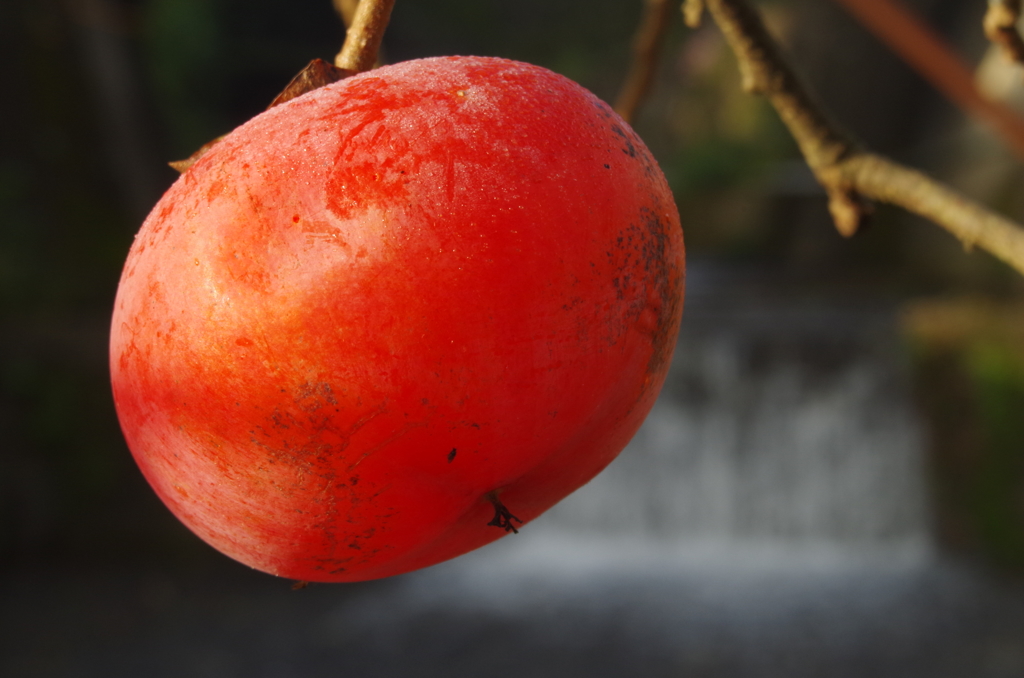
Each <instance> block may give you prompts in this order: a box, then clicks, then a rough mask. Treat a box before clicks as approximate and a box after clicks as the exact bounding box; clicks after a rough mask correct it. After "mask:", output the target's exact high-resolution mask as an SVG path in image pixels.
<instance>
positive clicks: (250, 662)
mask: <svg viewBox="0 0 1024 678" xmlns="http://www.w3.org/2000/svg"><path fill="white" fill-rule="evenodd" d="M688 284H689V290H688V298H687V309H686V314H685V318H684V331H683V334H682V337H681V339H680V344H679V347H678V349H677V354H676V359H675V362H674V364H673V369H672V373H671V375H670V379H669V383H668V384H667V386H666V388H665V391H664V393H663V395H662V398H661V399H660V400H659V402H658V404H657V406H656V407H655V409H654V411H653V412H652V414H651V416H650V418H649V419H648V421H647V422H646V423H645V425H644V427H643V428H642V429H641V431H640V433H639V434H638V435H637V437H636V438H635V439H634V441H633V442H632V443H631V444H630V446H629V447H628V448H627V450H626V451H625V452H624V453H623V455H622V456H621V457H620V459H619V460H617V461H616V462H615V463H614V464H613V465H612V466H611V467H610V468H609V469H608V470H607V471H606V472H605V473H603V474H602V475H601V476H600V477H599V478H597V479H596V480H595V481H593V482H592V483H591V484H589V485H588V486H586V487H584V488H583V489H582V490H580V491H579V492H577V493H576V494H575V495H573V496H572V497H570V498H569V499H567V500H566V501H565V502H563V503H562V504H561V505H559V506H558V507H556V508H555V509H553V510H552V511H550V512H549V513H548V514H547V515H545V516H543V517H541V518H540V519H538V520H537V521H535V522H534V523H532V524H530V525H528V526H526V527H525V528H524V529H523V530H522V532H521V533H520V534H519V535H511V536H509V537H508V538H505V539H503V540H502V541H500V542H498V543H497V544H494V545H492V546H490V547H487V548H485V549H481V550H480V551H478V552H475V553H472V554H469V555H467V556H465V557H463V558H460V559H457V560H455V561H452V562H450V563H445V564H442V565H440V566H437V567H434V568H431V569H429V570H426V571H423V572H417V573H413V574H410V575H406V576H403V577H397V578H394V579H390V580H385V581H382V582H374V583H369V584H365V585H356V586H312V587H310V588H308V589H306V590H303V591H297V592H292V591H290V590H288V587H287V584H285V583H283V582H280V581H277V580H274V579H272V578H269V577H262V576H260V575H256V574H252V573H249V572H247V571H245V570H244V569H242V568H241V567H240V566H234V565H229V566H227V567H225V568H223V569H218V570H217V571H216V572H214V573H209V574H208V575H205V576H199V575H195V574H193V575H188V576H185V575H177V574H175V573H173V572H167V571H162V570H161V569H160V568H159V567H156V566H155V567H154V568H153V569H152V571H146V572H125V573H117V572H73V571H71V570H61V571H57V572H50V573H26V578H25V580H23V581H21V582H5V584H4V586H3V588H2V589H0V596H2V597H0V606H3V607H4V608H5V612H4V613H3V615H2V618H3V623H4V627H3V629H2V630H3V634H2V638H3V641H2V642H3V643H4V645H0V674H2V675H5V676H93V675H96V676H142V675H145V676H186V675H187V676H225V677H228V676H246V677H247V678H250V677H258V676H267V677H270V676H275V677H276V676H280V677H287V676H364V675H365V676H448V677H458V676H480V675H487V676H491V677H492V678H498V677H504V676H523V677H527V676H529V677H541V676H559V677H573V676H588V677H589V676H633V675H644V676H707V677H717V676H730V677H733V676H735V677H737V678H740V677H748V676H749V677H758V678H760V677H766V678H767V677H774V676H780V677H781V676H785V677H786V678H799V677H802V676H826V677H831V676H851V677H852V676H869V675H870V676H876V677H877V676H893V677H896V676H899V677H900V678H908V677H912V676H928V677H929V678H943V677H946V676H950V677H952V676H958V677H959V676H972V677H989V676H991V677H993V678H995V677H1003V676H1006V677H1010V676H1024V589H1021V588H1019V587H1017V588H1015V587H1013V586H1011V585H1009V584H1006V583H997V582H996V581H995V580H993V579H990V578H988V577H986V576H984V575H982V574H981V573H980V572H979V571H977V570H975V569H971V568H969V567H967V566H964V565H961V564H957V563H954V562H951V561H950V560H948V559H947V558H946V557H944V556H942V555H941V554H940V553H938V552H937V551H936V549H935V548H934V546H933V543H932V539H931V528H930V518H929V515H930V512H929V498H928V488H927V483H926V481H925V478H926V470H925V469H926V464H925V459H924V454H925V447H924V446H925V436H924V432H923V431H922V429H921V427H920V425H919V422H918V419H917V417H916V415H915V411H914V408H913V404H912V402H911V398H910V386H909V383H908V378H907V375H906V374H905V372H904V369H905V366H904V362H903V357H902V356H903V354H902V352H901V347H900V344H899V339H898V335H897V333H896V327H895V316H894V308H892V307H888V306H886V305H884V304H870V305H858V306H852V305H849V304H846V305H844V304H842V303H840V302H837V301H835V300H834V299H830V298H828V297H825V296H822V297H819V298H817V299H808V298H800V299H796V298H793V297H792V296H787V295H785V294H783V293H780V292H779V291H778V290H776V289H773V287H772V285H771V284H769V282H768V281H766V280H763V279H761V278H759V277H757V276H752V277H743V276H737V275H735V274H734V273H730V272H725V271H722V270H720V269H718V268H716V267H714V266H712V265H709V264H704V265H700V264H697V265H691V270H690V276H689V282H688Z"/></svg>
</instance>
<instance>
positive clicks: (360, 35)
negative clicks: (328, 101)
mask: <svg viewBox="0 0 1024 678" xmlns="http://www.w3.org/2000/svg"><path fill="white" fill-rule="evenodd" d="M394 6H395V0H361V2H360V3H359V6H358V7H357V8H356V13H355V16H354V17H353V18H352V25H351V26H350V27H349V29H348V32H347V33H346V34H345V44H344V45H342V47H341V51H340V52H338V56H336V57H334V65H335V66H337V67H338V68H344V69H347V70H350V71H356V72H360V73H361V72H362V71H368V70H370V69H371V68H373V65H374V64H375V63H377V52H379V51H380V43H381V40H382V39H383V38H384V31H385V30H386V29H387V27H388V20H389V19H390V18H391V9H392V8H393V7H394Z"/></svg>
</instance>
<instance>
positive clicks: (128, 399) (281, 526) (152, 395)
mask: <svg viewBox="0 0 1024 678" xmlns="http://www.w3.org/2000/svg"><path fill="white" fill-rule="evenodd" d="M684 268H685V267H684V261H683V239H682V230H681V228H680V225H679V217H678V214H677V211H676V208H675V204H674V202H673V199H672V195H671V192H670V190H669V188H668V186H667V184H666V182H665V179H664V177H663V176H662V173H661V171H660V170H659V168H658V166H657V164H656V162H655V161H654V159H653V158H652V156H651V154H650V152H649V151H648V150H647V148H646V147H645V146H644V144H643V143H642V142H641V141H640V139H639V138H638V137H637V136H636V134H635V133H634V132H633V131H632V130H631V129H630V128H629V126H628V125H626V124H625V123H624V122H623V121H622V120H621V119H620V118H619V117H618V116H617V115H616V114H615V113H614V112H612V110H611V109H610V108H609V107H608V106H607V105H605V104H604V103H602V102H601V101H599V100H598V99H597V98H596V97H594V96H593V95H592V94H590V93H589V92H587V91H586V90H584V89H583V88H582V87H580V86H579V85H577V84H575V83H573V82H571V81H570V80H567V79H566V78H564V77H562V76H559V75H556V74H555V73H552V72H550V71H548V70H545V69H543V68H540V67H537V66H531V65H528V64H523V63H518V62H514V61H508V60H504V59H497V58H482V57H445V58H432V59H422V60H416V61H409V62H405V63H400V64H396V65H393V66H386V67H382V68H379V69H377V70H373V71H369V72H366V73H362V74H359V75H355V76H352V77H349V78H345V79H343V80H340V81H338V82H335V83H333V84H330V85H326V86H324V87H321V88H319V89H316V90H314V91H312V92H310V93H308V94H305V95H303V96H300V97H298V98H295V99H292V100H291V101H288V102H287V103H284V104H282V105H280V106H276V107H274V108H272V109H270V110H268V111H267V112H265V113H263V114H261V115H259V116H257V117H256V118H254V119H252V120H251V121H249V122H248V123H246V124H244V125H242V126H241V127H239V128H238V129H236V130H235V131H233V132H232V133H230V134H228V135H227V136H226V137H224V138H223V139H222V140H221V141H219V142H218V143H217V144H215V145H214V146H213V147H211V149H210V150H209V152H207V153H206V154H205V155H203V156H202V157H201V158H199V159H198V161H197V162H196V163H195V164H194V165H193V166H192V167H191V168H190V169H188V170H187V171H186V172H185V173H184V174H183V175H182V176H181V177H180V178H179V179H178V181H177V182H176V183H175V184H174V185H173V186H172V187H171V188H170V189H169V190H168V192H167V193H166V194H165V195H164V196H163V198H162V199H161V200H160V202H159V203H158V204H157V205H156V206H155V208H154V209H153V211H152V213H151V214H150V215H149V217H148V218H147V220H146V222H145V223H144V224H143V226H142V229H141V231H140V232H139V234H138V235H137V237H136V240H135V243H134V244H133V246H132V249H131V252H130V254H129V255H128V260H127V262H126V264H125V267H124V272H123V274H122V278H121V283H120V287H119V289H118V294H117V299H116V302H115V310H114V315H113V321H112V332H111V343H110V359H111V371H112V382H113V391H114V398H115V402H116V405H117V410H118V414H119V417H120V421H121V425H122V428H123V431H124V434H125V437H126V439H127V441H128V444H129V447H130V448H131V450H132V453H133V455H134V457H135V459H136V461H137V463H138V465H139V467H140V468H141V470H142V472H143V474H144V475H145V477H146V478H147V480H148V481H149V483H150V484H151V485H152V487H153V489H154V490H155V491H156V492H157V494H158V495H159V496H160V498H161V499H162V500H163V501H164V503H166V505H167V506H168V507H169V508H170V510H171V511H172V512H173V513H174V514H175V515H176V516H177V517H178V518H179V519H181V520H182V521H183V522H184V523H185V524H186V525H187V526H188V527H189V528H190V529H191V530H193V531H194V532H195V533H196V534H197V535H199V536H200V537H201V538H202V539H204V540H205V541H207V542H208V543H209V544H211V545H213V546H214V547H216V548H217V549H219V550H220V551H222V552H223V553H225V554H227V555H228V556H231V557H232V558H235V559H237V560H239V561H241V562H243V563H246V564H248V565H250V566H252V567H255V568H258V569H260V570H263V571H266V572H269V573H273V574H276V575H280V576H284V577H289V578H292V579H298V580H304V581H318V582H329V581H358V580H365V579H373V578H378V577H385V576H389V575H394V574H399V573H402V572H406V571H409V570H413V569H417V568H421V567H425V566H428V565H432V564H435V563H438V562H441V561H443V560H446V559H449V558H452V557H455V556H457V555H460V554H462V553H465V552H467V551H470V550H472V549H475V548H477V547H480V546H482V545H484V544H486V543H488V542H491V541H493V540H495V539H497V538H499V537H502V536H504V535H505V534H506V533H508V532H515V531H518V530H521V529H522V528H523V526H524V525H527V524H528V523H529V522H530V521H531V520H533V519H534V518H536V517H537V516H538V515H540V514H541V513H543V512H544V511H545V510H547V509H548V508H550V507H551V506H552V505H554V504H555V503H556V502H558V501H559V500H560V499H562V498H563V497H565V496H566V495H568V494H569V493H571V492H572V491H574V490H575V489H577V488H578V487H580V486H581V485H583V484H584V483H586V482H587V481H588V480H590V479H591V478H593V477H594V475H596V474H597V473H598V472H599V471H601V470H602V469H603V468H604V467H605V466H606V465H607V464H608V463H609V462H611V461H612V460H613V459H614V458H615V456H616V455H618V453H619V452H620V451H621V450H622V448H623V447H624V446H625V445H626V443H627V442H628V441H629V439H630V438H631V437H632V436H633V434H634V433H635V432H636V430H637V428H638V427H639V426H640V424H641V422H642V421H643V419H644V417H645V416H646V415H647V413H648V411H649V410H650V408H651V406H652V405H653V403H654V401H655V399H656V397H657V395H658V392H659V390H660V388H661V385H662V383H663V381H664V379H665V375H666V372H667V370H668V365H669V362H670V359H671V356H672V351H673V348H674V346H675V342H676V335H677V332H678V325H679V320H680V316H681V313H682V296H683V285H684Z"/></svg>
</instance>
